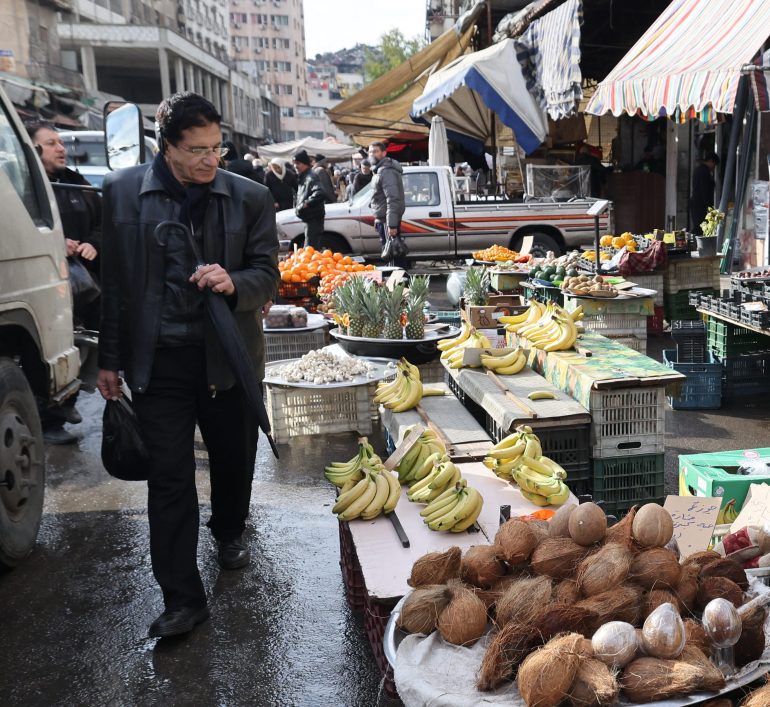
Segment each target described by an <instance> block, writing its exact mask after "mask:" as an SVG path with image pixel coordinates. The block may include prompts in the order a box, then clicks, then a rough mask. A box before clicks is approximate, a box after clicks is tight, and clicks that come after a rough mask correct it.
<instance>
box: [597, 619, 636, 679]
mask: <svg viewBox="0 0 770 707" xmlns="http://www.w3.org/2000/svg"><path fill="white" fill-rule="evenodd" d="M591 648H592V650H593V654H594V656H595V657H596V658H597V659H598V660H600V661H601V662H602V663H604V664H606V665H608V666H609V667H611V668H622V667H623V666H624V665H627V664H628V663H630V662H631V661H632V660H633V659H634V658H635V657H636V653H637V651H638V650H639V641H638V639H637V637H636V629H635V628H634V627H633V626H632V625H631V624H629V623H626V622H625V621H609V622H608V623H606V624H604V626H600V627H599V629H598V630H597V631H596V633H594V635H593V638H591Z"/></svg>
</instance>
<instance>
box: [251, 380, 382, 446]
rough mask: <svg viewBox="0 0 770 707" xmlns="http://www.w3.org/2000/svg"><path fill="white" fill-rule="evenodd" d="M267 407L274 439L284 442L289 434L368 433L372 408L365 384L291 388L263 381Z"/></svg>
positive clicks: (294, 435)
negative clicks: (340, 386) (344, 386)
mask: <svg viewBox="0 0 770 707" xmlns="http://www.w3.org/2000/svg"><path fill="white" fill-rule="evenodd" d="M265 391H266V393H267V396H266V401H265V402H266V407H267V412H268V415H269V416H270V424H271V426H272V428H273V439H274V440H275V441H276V443H278V444H286V443H287V442H288V441H289V440H290V439H291V438H292V437H298V436H304V435H309V434H331V433H334V432H352V431H357V432H358V433H359V434H364V435H365V434H370V433H371V431H372V412H371V403H370V400H369V391H368V388H367V386H365V385H356V386H349V387H346V388H328V389H325V388H293V387H289V386H279V385H273V384H271V383H266V384H265Z"/></svg>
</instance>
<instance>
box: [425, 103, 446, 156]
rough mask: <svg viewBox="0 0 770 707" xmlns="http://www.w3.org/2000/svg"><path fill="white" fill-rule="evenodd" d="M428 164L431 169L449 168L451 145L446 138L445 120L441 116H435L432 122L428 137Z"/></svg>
mask: <svg viewBox="0 0 770 707" xmlns="http://www.w3.org/2000/svg"><path fill="white" fill-rule="evenodd" d="M428 164H429V165H430V166H431V167H448V166H449V145H448V144H447V138H446V127H445V126H444V119H443V118H442V117H441V116H440V115H434V116H433V120H431V121H430V134H429V135H428Z"/></svg>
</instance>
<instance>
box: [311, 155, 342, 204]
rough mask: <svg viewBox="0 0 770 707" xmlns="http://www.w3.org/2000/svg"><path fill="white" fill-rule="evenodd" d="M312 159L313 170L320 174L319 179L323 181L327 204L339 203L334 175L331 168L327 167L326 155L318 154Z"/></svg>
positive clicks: (322, 186)
mask: <svg viewBox="0 0 770 707" xmlns="http://www.w3.org/2000/svg"><path fill="white" fill-rule="evenodd" d="M311 159H312V163H313V164H312V167H313V172H314V173H315V174H316V175H317V176H318V181H319V182H320V183H321V189H323V192H324V195H325V197H326V203H327V204H336V203H337V192H336V191H335V190H334V184H333V182H332V177H331V175H330V174H329V170H328V169H327V168H326V166H327V162H326V157H325V156H324V155H316V156H315V157H313V158H311Z"/></svg>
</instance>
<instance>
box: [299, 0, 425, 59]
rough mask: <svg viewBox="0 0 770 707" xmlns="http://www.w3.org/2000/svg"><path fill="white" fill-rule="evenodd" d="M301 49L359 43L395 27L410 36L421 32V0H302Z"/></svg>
mask: <svg viewBox="0 0 770 707" xmlns="http://www.w3.org/2000/svg"><path fill="white" fill-rule="evenodd" d="M304 3H305V51H306V53H307V58H308V59H313V58H315V55H316V54H319V53H323V52H333V51H337V50H338V49H347V48H349V47H353V46H355V45H356V44H357V43H359V42H360V43H362V44H379V38H380V37H381V36H382V35H383V34H384V33H385V32H387V31H388V30H391V29H393V28H394V27H397V28H398V29H400V30H401V32H403V34H404V36H405V37H407V38H408V39H411V38H412V37H414V36H415V35H420V36H422V35H423V34H424V33H425V0H304Z"/></svg>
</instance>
